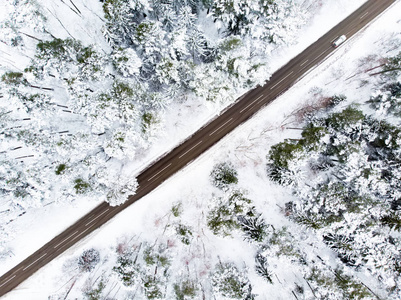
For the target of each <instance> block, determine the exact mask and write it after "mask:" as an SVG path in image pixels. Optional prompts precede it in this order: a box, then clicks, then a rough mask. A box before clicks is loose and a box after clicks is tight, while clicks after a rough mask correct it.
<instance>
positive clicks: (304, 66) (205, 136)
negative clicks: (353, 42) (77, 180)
mask: <svg viewBox="0 0 401 300" xmlns="http://www.w3.org/2000/svg"><path fill="white" fill-rule="evenodd" d="M395 2H396V0H369V1H367V2H366V3H365V4H364V5H362V6H361V7H360V8H359V9H358V10H357V11H355V12H354V13H352V14H351V15H350V16H349V17H347V18H346V19H345V20H344V21H342V22H341V23H339V24H338V25H336V26H335V27H334V28H333V29H331V30H330V31H329V32H328V33H326V34H325V35H324V36H322V37H321V38H320V39H318V40H317V41H316V42H315V43H313V44H312V45H311V46H309V47H308V48H307V49H305V50H304V51H303V52H302V53H300V54H299V55H298V56H296V57H295V58H293V59H292V60H291V61H290V62H288V63H287V64H286V65H285V66H283V67H282V68H281V69H280V70H278V71H277V72H275V73H274V74H273V75H272V77H271V79H270V80H269V82H267V83H266V84H265V85H264V86H262V87H258V88H256V89H254V90H251V91H250V92H248V93H247V94H245V95H243V96H242V97H240V98H239V99H238V100H237V101H236V102H235V104H234V105H232V106H230V107H229V108H227V109H226V110H225V111H224V112H222V113H221V114H220V116H218V117H216V118H215V119H214V120H212V121H210V122H209V123H208V124H206V125H205V126H203V127H202V128H201V129H199V130H198V131H197V132H196V133H194V134H193V135H192V136H191V137H189V138H188V139H187V140H186V141H185V142H183V143H182V144H181V145H179V146H177V147H176V148H174V149H173V150H171V151H170V152H169V153H167V154H166V155H164V156H163V157H162V158H160V159H159V160H158V161H156V162H154V163H153V164H152V165H150V166H149V167H147V168H146V169H145V170H143V171H142V172H141V173H140V174H139V175H138V177H137V179H138V183H139V187H138V190H137V193H136V194H135V195H134V196H130V197H129V199H128V201H127V202H125V203H124V204H123V205H121V206H118V207H111V206H109V205H108V204H107V203H102V204H100V205H99V206H97V207H96V208H95V209H93V210H92V211H91V212H89V213H88V214H86V215H85V216H84V217H82V218H81V219H80V220H79V221H77V222H76V223H75V224H73V225H71V226H70V227H69V228H67V229H66V230H64V231H63V232H62V233H60V234H59V235H58V236H56V237H55V238H53V239H52V240H51V241H49V242H48V243H47V244H45V245H44V246H43V247H42V248H40V249H39V250H37V251H36V252H35V253H33V254H32V255H31V256H29V257H28V258H26V259H25V260H23V261H22V262H21V263H19V264H18V265H17V266H15V267H14V268H12V269H11V270H10V271H8V272H7V273H5V274H4V275H3V276H2V277H0V296H3V295H4V294H6V293H7V292H9V291H10V290H12V289H14V288H15V287H17V286H18V285H19V284H20V283H21V282H23V281H24V280H25V279H27V278H28V277H29V276H31V275H32V274H33V273H35V272H36V271H37V270H39V269H40V268H41V267H43V266H44V265H46V264H47V263H48V262H50V261H51V260H53V259H54V258H55V257H57V256H58V255H60V254H61V253H63V252H64V251H65V250H67V249H68V248H70V247H71V246H72V245H74V244H75V243H77V242H78V241H79V240H80V239H82V238H84V237H85V236H87V235H88V234H90V233H91V232H93V231H94V230H96V229H98V228H99V227H100V226H102V225H103V224H105V223H106V222H107V221H109V220H110V219H111V218H113V217H114V216H115V215H116V214H118V213H119V212H121V211H122V210H124V209H125V208H126V207H128V206H130V205H131V204H132V203H134V202H136V201H137V200H139V199H141V198H142V197H143V196H145V195H146V194H148V193H150V192H151V191H152V190H154V189H155V188H156V187H158V186H159V185H160V184H162V183H163V182H164V181H165V180H166V179H168V178H169V177H171V176H172V175H173V174H175V173H176V172H178V171H179V170H181V169H182V168H184V167H185V166H186V165H187V164H188V163H190V162H191V161H192V160H194V159H196V158H197V157H198V156H200V155H201V154H202V153H204V152H205V151H207V150H208V149H209V148H210V147H212V146H213V145H214V144H216V143H217V142H218V141H219V140H220V139H222V138H223V137H224V136H225V135H227V134H228V133H230V132H231V131H232V130H233V129H235V128H236V127H237V126H238V125H240V124H241V123H243V122H245V121H246V120H248V119H249V118H251V117H252V115H254V114H255V113H256V112H257V111H259V110H260V109H261V108H262V107H264V106H266V105H267V104H268V103H270V102H272V101H273V100H274V99H275V98H277V97H278V96H279V95H280V94H282V93H283V92H285V91H286V90H287V89H289V88H290V87H291V86H292V85H293V84H294V83H295V82H296V81H298V80H299V79H300V78H302V77H303V76H304V75H305V73H307V72H308V71H309V70H310V69H312V68H313V67H314V66H316V65H317V64H319V63H320V62H321V61H323V60H324V59H325V58H327V57H328V56H329V55H330V54H331V53H332V52H333V51H335V49H334V48H333V47H332V46H331V43H332V42H333V41H334V40H335V39H336V38H337V37H339V36H341V35H343V34H345V35H346V36H347V38H348V39H349V38H350V37H351V36H352V35H354V34H355V33H357V32H358V31H359V30H361V29H362V28H363V27H365V26H366V25H367V24H368V23H369V22H371V21H372V20H373V19H374V18H376V17H377V16H378V15H379V14H381V13H382V12H383V11H384V10H385V9H387V8H388V7H389V6H390V5H392V4H393V3H395ZM340 47H341V46H340Z"/></svg>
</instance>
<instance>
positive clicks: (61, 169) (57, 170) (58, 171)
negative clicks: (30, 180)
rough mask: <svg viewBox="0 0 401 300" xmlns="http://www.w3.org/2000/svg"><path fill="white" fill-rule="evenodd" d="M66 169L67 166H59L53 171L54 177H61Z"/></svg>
mask: <svg viewBox="0 0 401 300" xmlns="http://www.w3.org/2000/svg"><path fill="white" fill-rule="evenodd" d="M66 168H67V166H66V165H65V164H59V165H58V166H57V168H56V171H55V173H56V175H61V174H62V173H64V171H65V169H66Z"/></svg>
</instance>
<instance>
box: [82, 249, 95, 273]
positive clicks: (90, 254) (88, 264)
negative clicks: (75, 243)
mask: <svg viewBox="0 0 401 300" xmlns="http://www.w3.org/2000/svg"><path fill="white" fill-rule="evenodd" d="M99 261H100V254H99V251H97V250H96V249H93V248H92V249H88V250H85V251H84V252H83V253H82V255H81V256H80V257H79V259H78V266H79V270H80V271H81V272H82V271H83V272H90V271H92V270H93V269H94V268H95V267H96V265H97V264H98V263H99Z"/></svg>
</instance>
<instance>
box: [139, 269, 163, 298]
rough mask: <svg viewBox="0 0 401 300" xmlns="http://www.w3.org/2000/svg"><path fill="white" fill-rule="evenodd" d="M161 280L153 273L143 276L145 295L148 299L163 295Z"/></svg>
mask: <svg viewBox="0 0 401 300" xmlns="http://www.w3.org/2000/svg"><path fill="white" fill-rule="evenodd" d="M160 285H161V282H160V280H159V279H158V278H157V277H156V276H153V275H148V276H146V277H145V278H143V286H144V288H145V296H146V297H147V298H148V299H159V298H161V297H162V296H163V293H162V291H161V287H160Z"/></svg>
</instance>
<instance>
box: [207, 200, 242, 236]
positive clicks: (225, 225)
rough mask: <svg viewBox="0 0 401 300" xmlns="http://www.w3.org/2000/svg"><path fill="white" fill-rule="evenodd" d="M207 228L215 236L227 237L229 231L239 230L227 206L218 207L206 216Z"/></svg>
mask: <svg viewBox="0 0 401 300" xmlns="http://www.w3.org/2000/svg"><path fill="white" fill-rule="evenodd" d="M207 226H208V227H209V229H210V230H211V231H212V232H213V234H216V235H223V236H229V235H230V234H231V231H233V230H234V229H237V228H239V224H238V222H237V221H236V220H235V219H234V218H233V216H232V214H231V211H230V209H229V208H228V207H227V206H224V205H220V206H218V207H216V208H215V209H213V210H211V211H210V212H209V214H208V216H207Z"/></svg>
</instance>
